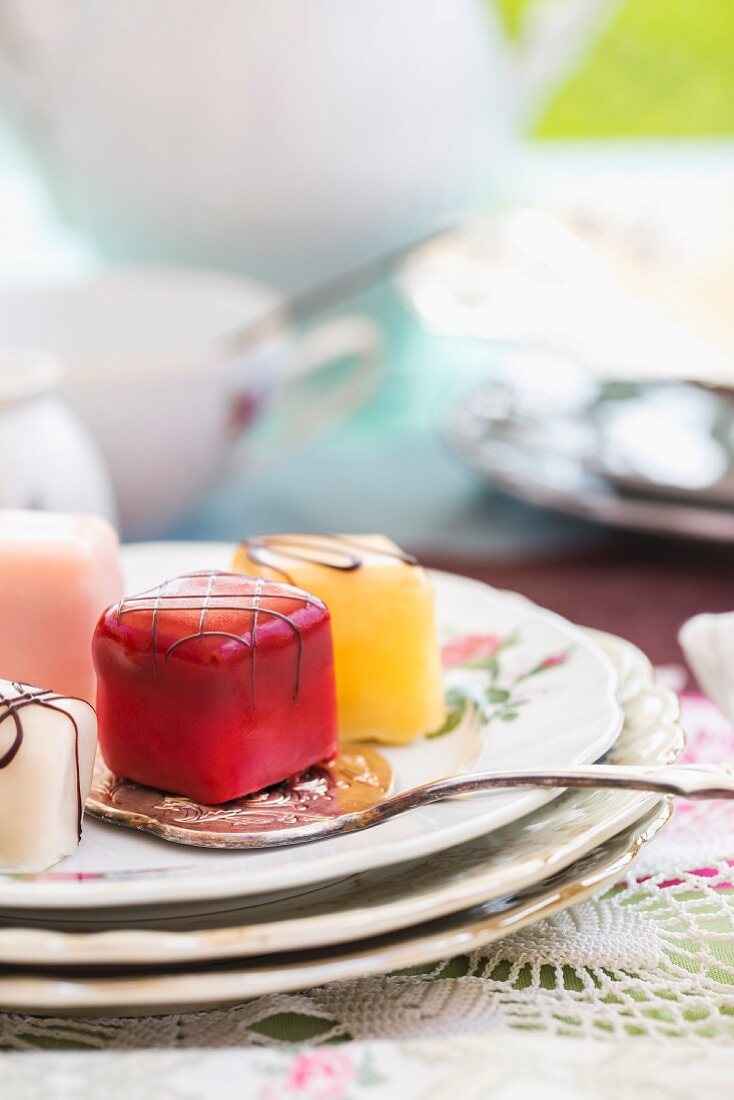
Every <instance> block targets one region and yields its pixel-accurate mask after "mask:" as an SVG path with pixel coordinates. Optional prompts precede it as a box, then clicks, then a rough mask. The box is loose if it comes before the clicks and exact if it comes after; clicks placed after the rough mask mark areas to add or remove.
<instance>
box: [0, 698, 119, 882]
mask: <svg viewBox="0 0 734 1100" xmlns="http://www.w3.org/2000/svg"><path fill="white" fill-rule="evenodd" d="M96 745H97V721H96V718H95V714H94V711H93V709H92V707H91V706H90V705H89V703H87V702H85V701H84V700H83V699H72V698H69V697H67V696H63V695H57V694H55V693H54V692H52V691H44V690H43V689H41V688H36V687H29V686H28V685H27V684H21V683H17V682H11V681H8V680H0V869H2V870H13V871H43V870H45V869H46V868H47V867H50V866H52V865H53V864H54V863H58V861H59V860H60V859H63V857H64V856H68V855H71V854H72V853H73V852H74V851H75V850H76V847H77V845H78V843H79V839H80V837H81V828H82V812H83V809H84V803H85V801H86V799H87V795H88V794H89V788H90V785H91V782H92V769H93V767H94V754H95V749H96Z"/></svg>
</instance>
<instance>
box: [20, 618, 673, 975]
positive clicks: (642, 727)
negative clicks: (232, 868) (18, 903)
mask: <svg viewBox="0 0 734 1100" xmlns="http://www.w3.org/2000/svg"><path fill="white" fill-rule="evenodd" d="M596 637H597V639H598V640H599V642H600V644H602V645H603V646H604V648H605V650H606V651H607V652H608V653H609V655H610V656H611V657H612V659H613V660H614V663H615V665H616V666H617V668H618V670H619V677H620V695H621V698H622V699H623V703H624V715H625V722H624V727H623V729H622V732H621V733H620V735H619V739H618V740H617V742H616V743H615V745H614V747H613V748H612V750H611V752H610V753H609V756H608V759H609V760H610V761H611V762H613V763H618V764H648V765H655V764H667V763H671V762H672V761H673V760H674V759H676V758H677V757H678V756H679V755H680V753H681V751H682V749H683V744H684V738H683V732H682V730H681V728H680V726H679V725H678V723H677V717H678V700H677V699H676V697H675V696H674V695H673V693H672V692H671V691H668V690H667V689H666V688H662V687H658V686H657V685H655V684H654V683H653V681H652V670H651V668H650V666H649V664H648V662H647V660H646V658H645V657H643V655H642V654H641V653H640V652H639V650H637V649H636V648H635V647H634V646H632V645H630V644H629V643H627V642H623V641H621V640H620V639H618V638H613V637H611V636H609V635H596ZM658 801H659V798H658V796H657V795H646V794H643V793H640V792H634V791H624V792H619V791H609V790H598V791H591V790H575V791H568V792H566V793H565V794H564V795H562V796H561V797H560V798H558V799H556V800H555V801H554V802H550V803H548V805H546V806H543V807H541V809H539V810H536V811H535V813H533V814H530V815H529V816H527V817H523V818H521V819H520V820H518V821H515V822H513V823H511V824H510V825H505V826H504V827H503V828H502V829H497V830H495V831H494V832H492V833H489V834H488V835H487V836H483V837H478V838H477V839H476V840H473V841H469V842H467V843H466V844H461V845H458V846H457V847H455V848H451V849H450V850H449V851H447V852H443V853H442V852H439V853H436V854H435V855H432V856H427V857H426V858H425V859H422V860H416V861H413V862H412V863H410V864H404V863H401V864H396V865H395V866H393V867H390V868H383V869H381V870H378V871H367V872H365V873H364V874H361V875H350V876H349V877H347V878H345V879H342V880H340V881H339V882H337V883H327V884H324V885H322V886H320V887H318V886H317V887H313V886H308V887H304V888H302V890H301V891H300V893H299V892H297V891H294V892H293V893H292V894H291V895H290V896H289V897H288V898H287V899H285V900H284V899H282V898H281V899H280V900H275V901H272V900H270V901H269V900H268V899H267V898H265V897H263V896H260V897H258V898H250V899H248V900H247V902H246V903H245V904H242V902H237V901H236V900H232V901H219V902H210V903H209V912H198V913H197V912H193V913H192V912H190V911H189V912H182V906H163V907H158V908H156V907H151V906H148V907H145V908H142V909H134V908H133V909H131V908H127V909H122V910H120V909H115V910H111V911H109V912H108V911H107V910H87V911H86V912H85V913H83V914H79V913H75V912H73V911H72V912H65V911H63V910H55V911H54V912H53V913H46V914H41V916H40V918H39V916H38V914H35V915H34V914H30V915H27V914H23V913H22V911H18V910H10V911H8V912H7V913H6V914H2V913H0V963H6V964H9V965H10V964H13V965H20V966H22V965H26V966H49V965H52V966H63V967H82V966H84V967H88V966H99V965H117V966H119V965H125V964H132V965H135V964H150V965H157V966H163V965H173V964H180V963H192V962H201V961H204V960H209V959H223V958H234V957H237V958H243V957H246V956H252V955H261V954H267V953H271V952H274V951H292V950H293V946H294V944H297V945H298V947H299V949H305V948H314V947H326V946H331V945H334V944H337V943H345V942H347V941H349V940H356V939H359V938H365V937H367V936H375V935H381V934H384V933H386V932H391V931H395V930H396V929H399V928H406V927H408V926H409V925H412V924H416V923H419V922H423V921H427V920H434V919H435V918H437V917H440V916H445V915H446V914H447V913H453V912H457V911H458V910H460V909H465V908H467V907H468V906H470V905H476V904H478V903H480V902H486V901H489V900H492V899H494V898H497V897H501V896H502V895H506V894H510V893H514V892H516V891H518V890H521V889H526V888H527V887H528V886H531V885H533V884H535V883H537V882H539V881H542V880H543V879H545V878H547V877H548V876H549V875H551V874H554V873H557V872H558V871H560V870H562V869H563V868H564V867H566V866H567V865H568V864H570V863H572V862H573V861H574V860H578V859H579V858H581V856H583V855H585V854H586V853H587V852H589V851H590V850H591V849H592V848H594V847H596V846H597V845H599V844H602V843H604V842H606V841H607V840H609V839H610V837H612V836H614V835H615V834H617V833H618V832H619V831H620V830H621V829H623V828H625V827H627V826H628V825H630V824H632V823H633V822H634V821H636V820H637V819H638V818H639V817H640V815H641V814H642V813H643V812H645V811H646V810H648V809H650V808H652V806H653V805H655V804H656V803H657V802H658ZM187 908H188V907H187Z"/></svg>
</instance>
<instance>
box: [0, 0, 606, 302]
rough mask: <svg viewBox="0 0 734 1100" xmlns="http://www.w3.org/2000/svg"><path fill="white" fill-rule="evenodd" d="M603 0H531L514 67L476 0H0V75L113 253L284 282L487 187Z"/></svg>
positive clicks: (355, 257) (418, 225)
mask: <svg viewBox="0 0 734 1100" xmlns="http://www.w3.org/2000/svg"><path fill="white" fill-rule="evenodd" d="M614 7H615V5H614V4H613V3H612V4H611V8H612V10H613V9H614ZM609 9H610V0H544V2H543V3H536V4H533V5H532V12H533V19H534V24H533V27H531V29H530V33H529V34H528V35H526V36H525V45H524V47H523V49H522V51H520V53H519V54H518V57H517V58H516V59H515V60H516V61H517V62H518V64H517V65H516V66H515V70H516V71H515V72H514V73H513V72H512V68H513V65H512V64H511V61H512V59H511V58H510V56H509V52H508V50H507V46H506V42H505V37H504V34H503V32H502V29H501V27H500V25H499V21H498V20H497V18H496V17H495V13H494V12H493V10H492V7H491V5H490V4H489V3H488V2H487V0H431V2H430V3H426V2H425V0H207V2H206V3H202V0H112V2H107V3H104V4H100V3H97V2H95V0H3V3H2V5H0V90H3V91H4V93H5V97H6V99H7V100H8V101H12V102H13V103H14V105H15V107H16V108H17V110H18V112H19V113H20V115H21V116H22V117H23V118H24V120H25V121H26V122H27V123H28V124H29V127H30V132H31V133H32V135H33V137H34V144H35V147H36V149H37V150H38V152H39V154H40V155H41V157H42V160H43V162H44V163H45V166H46V169H47V175H48V177H49V179H50V180H51V181H52V183H53V185H54V190H55V193H56V195H57V198H58V199H59V201H60V202H61V204H62V206H63V207H64V209H65V211H66V214H67V216H68V217H69V218H70V220H71V221H72V222H73V223H74V224H76V225H77V226H78V227H80V228H82V229H83V230H84V231H86V232H89V233H91V234H92V235H93V236H94V238H95V240H96V241H97V242H98V244H99V245H100V246H101V247H102V248H103V249H104V251H105V252H106V254H107V255H108V256H112V257H114V258H116V259H167V260H185V261H187V262H188V261H194V262H199V263H205V264H211V265H216V266H220V267H221V266H229V267H233V268H236V269H239V270H241V271H245V272H247V274H249V275H253V276H255V277H258V278H261V279H264V280H266V281H268V282H271V283H273V284H275V285H276V286H277V287H279V288H280V289H281V290H286V291H288V290H293V289H294V288H300V287H302V286H304V285H306V284H308V283H311V282H318V281H320V280H321V279H323V278H326V277H328V276H330V275H332V274H334V273H336V272H338V271H340V270H343V269H345V268H347V267H350V266H352V265H353V264H355V263H358V262H361V261H362V260H364V259H365V258H367V257H369V256H371V255H377V254H380V253H382V252H383V251H384V252H388V251H391V250H393V249H396V248H398V247H401V246H404V245H405V244H406V243H408V242H410V241H411V240H413V239H416V238H418V237H421V236H422V235H424V234H425V233H427V232H428V231H430V230H431V229H433V228H435V227H437V226H438V225H439V224H443V223H445V222H446V221H447V220H449V219H451V218H452V217H454V216H455V214H456V212H457V211H460V210H461V209H462V208H464V207H466V206H467V205H468V204H470V203H471V202H473V201H475V200H476V199H477V198H478V197H482V196H484V195H486V193H487V190H488V185H489V184H490V182H491V177H492V175H493V174H496V171H497V168H498V167H499V166H500V162H501V161H502V159H503V157H502V152H501V148H502V140H501V139H502V136H503V135H504V134H506V133H507V132H508V131H509V130H511V129H512V127H513V123H514V122H515V121H516V114H517V112H516V110H515V108H516V107H517V106H518V104H519V106H520V108H521V111H522V110H527V109H532V106H533V105H535V104H537V103H538V101H539V100H540V99H541V98H542V97H543V95H544V93H545V92H546V91H547V89H548V87H549V86H550V85H551V84H552V83H553V82H554V81H555V79H556V78H557V77H558V76H559V75H560V73H561V72H563V71H564V69H565V68H566V67H567V66H568V65H569V64H570V63H572V62H573V61H575V58H576V56H577V52H578V49H579V45H580V43H581V42H582V41H584V40H585V39H586V38H587V36H588V33H589V31H590V30H591V29H592V28H593V27H594V26H595V25H596V24H597V23H598V21H599V19H600V18H604V17H605V16H606V13H607V11H608V10H609ZM518 93H519V94H518Z"/></svg>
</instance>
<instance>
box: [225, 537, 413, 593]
mask: <svg viewBox="0 0 734 1100" xmlns="http://www.w3.org/2000/svg"><path fill="white" fill-rule="evenodd" d="M240 545H241V546H242V547H243V548H244V549H245V550H246V551H247V554H248V556H249V558H250V560H251V561H254V562H257V564H258V565H262V566H264V567H265V568H266V569H270V570H271V571H272V572H273V573H277V574H278V576H280V577H283V578H284V579H285V580H286V581H287V582H288V584H293V580H292V578H291V577H290V575H289V574H288V573H287V572H286V570H285V569H283V568H282V567H281V566H280V565H278V564H277V561H278V559H282V558H286V559H287V560H290V561H304V562H308V563H309V564H310V565H320V566H323V568H324V569H337V570H339V571H340V572H342V573H353V572H354V571H355V570H356V569H361V568H362V566H363V565H364V561H365V554H376V555H378V556H379V557H383V558H391V559H393V560H394V561H399V562H402V563H403V564H404V565H417V564H418V559H417V558H414V557H413V555H412V554H405V553H403V551H402V550H385V549H383V548H382V547H379V546H372V545H371V544H369V543H366V542H362V541H361V540H360V539H359V538H358V537H355V536H353V535H323V534H314V535H310V534H306V533H303V532H298V533H296V534H293V535H255V536H252V537H251V538H246V539H243V540H242V542H241V543H240ZM273 559H276V564H273Z"/></svg>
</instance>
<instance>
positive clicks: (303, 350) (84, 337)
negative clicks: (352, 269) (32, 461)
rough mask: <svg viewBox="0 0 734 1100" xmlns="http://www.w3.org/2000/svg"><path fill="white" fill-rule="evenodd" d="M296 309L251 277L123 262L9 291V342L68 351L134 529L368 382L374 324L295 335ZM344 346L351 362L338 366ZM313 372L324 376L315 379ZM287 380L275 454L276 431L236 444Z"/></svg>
mask: <svg viewBox="0 0 734 1100" xmlns="http://www.w3.org/2000/svg"><path fill="white" fill-rule="evenodd" d="M279 310H280V311H281V314H282V317H283V324H281V325H277V324H276V325H275V327H274V329H271V330H270V332H271V334H270V335H268V334H267V333H264V334H263V338H262V340H258V341H257V342H255V343H254V345H253V344H252V343H251V342H249V341H244V342H243V344H241V345H240V346H241V347H244V350H239V351H238V350H237V348H238V336H241V334H242V333H243V332H244V331H246V330H247V327H248V326H249V325H252V324H253V323H254V322H255V321H257V320H259V319H260V318H262V317H263V316H264V315H270V314H273V315H274V316H277V315H278V311H279ZM286 316H287V309H286V305H285V302H284V300H283V299H282V297H281V296H280V295H279V294H278V293H277V292H276V291H274V290H273V289H272V288H270V287H268V286H265V285H263V284H261V283H258V282H255V281H252V280H250V279H245V278H241V277H239V276H230V275H226V274H221V273H219V272H212V271H207V270H204V269H193V268H160V267H157V268H149V267H144V268H143V267H141V268H137V269H133V268H126V269H122V270H117V271H113V272H110V273H106V274H100V275H98V276H94V277H92V278H87V279H85V280H83V281H80V282H76V283H65V284H62V285H54V286H46V287H39V288H30V289H29V288H23V289H17V290H3V291H2V292H0V351H2V348H3V347H14V348H18V347H32V348H43V349H46V350H47V351H49V352H50V353H52V354H53V355H55V356H56V357H57V358H58V359H59V360H60V361H61V363H62V364H63V367H64V370H65V373H64V380H63V383H62V390H61V392H62V395H63V397H64V398H65V399H66V401H67V403H68V404H69V405H71V406H72V407H73V408H74V409H75V410H76V412H77V413H78V414H79V416H80V417H81V419H82V420H83V421H84V423H85V424H86V426H87V428H88V430H89V431H90V432H91V434H92V435H93V437H94V438H95V439H96V441H97V443H98V445H99V447H100V449H101V451H102V452H103V454H104V457H105V459H106V462H107V465H108V467H109V470H110V473H111V477H112V482H113V486H114V490H115V494H116V497H117V504H118V509H119V512H120V519H121V523H122V527H123V530H124V533H125V534H126V535H127V536H128V537H140V536H145V535H149V534H153V533H156V532H158V531H161V530H163V529H164V528H165V527H166V526H167V525H169V524H170V523H171V522H173V521H174V520H175V519H176V518H177V517H179V516H181V515H182V514H184V513H185V512H187V511H188V510H189V509H190V508H192V507H193V506H194V505H195V504H196V503H197V501H198V500H199V499H200V498H201V497H202V495H203V494H204V493H205V492H206V491H207V489H209V488H210V487H211V486H213V485H214V484H215V483H216V482H217V480H219V479H220V478H221V477H222V476H224V474H225V473H226V472H227V469H228V464H231V462H232V459H233V458H234V457H235V455H238V457H239V460H240V461H241V462H242V461H246V462H249V463H250V464H251V465H252V466H253V467H254V465H255V464H256V465H257V466H258V468H259V467H260V465H261V464H262V463H264V462H266V461H268V460H270V459H271V458H273V457H276V456H277V454H279V453H281V452H282V451H284V450H290V449H291V448H293V447H294V446H295V445H297V444H298V443H299V442H300V441H301V440H302V439H303V438H304V437H306V436H307V435H309V434H311V433H313V432H314V431H315V430H317V429H318V428H321V427H323V426H325V425H326V424H327V423H329V422H330V421H333V420H334V419H336V418H337V417H339V416H342V415H345V414H346V413H347V412H349V411H350V410H351V409H353V408H355V407H356V406H357V405H359V404H360V403H361V401H362V400H363V399H364V397H365V396H366V395H367V394H368V393H369V392H370V391H371V389H372V387H373V385H374V383H375V380H376V377H377V372H378V370H379V358H380V357H379V351H380V334H379V331H378V330H377V329H376V328H375V326H374V325H372V324H371V322H369V321H367V320H366V319H365V318H363V317H358V316H354V317H341V318H338V319H336V320H334V321H330V322H325V323H322V324H320V325H317V326H315V327H314V328H313V329H311V330H310V331H309V332H307V333H306V334H304V335H303V336H300V337H295V336H293V335H290V334H288V333H287V325H286V324H285V317H286ZM345 358H349V359H350V360H351V365H350V368H349V370H347V371H344V370H342V369H341V368H340V369H339V370H338V371H332V370H331V368H332V367H334V365H335V364H337V363H340V362H341V361H342V360H343V359H345ZM314 375H319V376H320V377H319V384H318V385H317V386H314V387H311V388H310V389H309V387H308V385H306V384H305V380H307V379H310V378H313V376H314ZM322 375H323V377H321V376H322ZM286 391H288V392H289V393H291V394H296V395H297V399H293V400H291V401H290V402H285V404H286V405H287V406H288V407H289V410H290V411H289V412H288V413H286V415H285V417H282V414H281V419H282V420H283V423H281V424H280V425H279V429H278V430H276V431H271V432H270V434H269V439H268V443H267V453H265V451H264V448H265V446H266V444H265V443H263V444H262V448H263V453H262V454H258V455H256V456H253V454H252V453H247V454H243V453H238V449H239V452H244V451H245V448H244V447H243V446H242V444H243V440H244V441H245V442H246V439H247V435H248V433H249V431H250V429H251V428H252V427H253V426H254V424H255V423H256V422H259V421H260V420H261V419H263V415H264V414H265V413H266V412H268V411H269V410H270V411H271V410H272V409H273V407H277V406H278V404H279V400H278V399H279V397H281V396H282V395H283V393H284V392H286ZM280 404H281V405H283V404H284V403H283V402H282V401H281V402H280ZM236 445H237V447H236Z"/></svg>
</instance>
